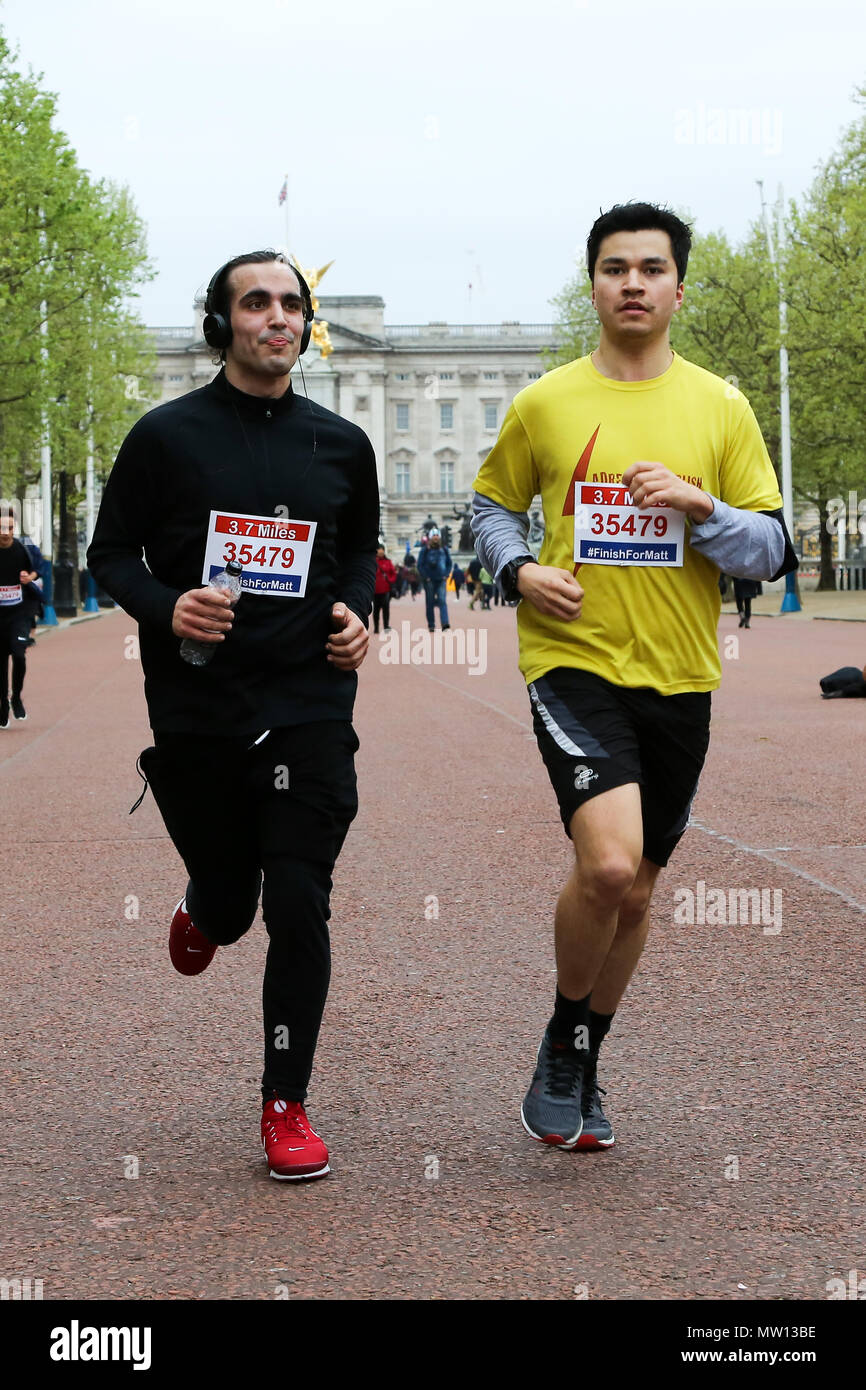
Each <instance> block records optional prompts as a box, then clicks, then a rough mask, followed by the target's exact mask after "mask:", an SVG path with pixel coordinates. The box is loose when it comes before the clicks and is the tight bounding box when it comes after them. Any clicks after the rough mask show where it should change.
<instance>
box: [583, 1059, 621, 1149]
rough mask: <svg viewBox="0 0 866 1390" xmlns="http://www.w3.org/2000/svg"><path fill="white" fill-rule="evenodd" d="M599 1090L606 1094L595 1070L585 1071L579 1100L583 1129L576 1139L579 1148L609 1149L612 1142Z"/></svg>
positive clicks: (609, 1126)
mask: <svg viewBox="0 0 866 1390" xmlns="http://www.w3.org/2000/svg"><path fill="white" fill-rule="evenodd" d="M599 1091H600V1092H601V1094H602V1095H603V1096H606V1095H607V1091H606V1090H605V1089H604V1087H603V1086H599V1084H598V1077H597V1075H596V1073H595V1071H594V1070H593V1071H592V1073H590V1072H589V1071H588V1070H587V1071H585V1072H584V1077H583V1098H582V1101H581V1111H582V1114H583V1131H582V1133H581V1136H580V1138H579V1139H578V1141H577V1147H578V1148H579V1149H609V1148H610V1146H611V1144H613V1142H614V1138H613V1129H612V1128H611V1124H610V1120H609V1119H608V1118H607V1116H606V1115H605V1113H604V1111H603V1110H602V1108H601V1099H600V1097H599Z"/></svg>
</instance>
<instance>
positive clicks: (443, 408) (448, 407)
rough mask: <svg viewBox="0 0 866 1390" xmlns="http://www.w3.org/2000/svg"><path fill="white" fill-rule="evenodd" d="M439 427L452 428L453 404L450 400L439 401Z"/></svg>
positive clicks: (442, 428) (443, 428)
mask: <svg viewBox="0 0 866 1390" xmlns="http://www.w3.org/2000/svg"><path fill="white" fill-rule="evenodd" d="M439 428H440V430H453V428H454V406H453V405H452V404H451V402H450V401H441V402H440V404H439Z"/></svg>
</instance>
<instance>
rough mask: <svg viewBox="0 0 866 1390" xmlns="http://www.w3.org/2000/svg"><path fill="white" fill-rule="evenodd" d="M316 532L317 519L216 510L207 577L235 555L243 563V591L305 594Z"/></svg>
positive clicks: (273, 595)
mask: <svg viewBox="0 0 866 1390" xmlns="http://www.w3.org/2000/svg"><path fill="white" fill-rule="evenodd" d="M315 535H316V522H315V521H289V520H284V519H283V518H282V517H274V516H248V515H245V514H242V513H240V512H211V514H210V522H209V523H208V532H207V545H206V546H205V552H204V566H203V568H202V576H201V577H202V583H203V584H208V583H210V581H211V579H213V577H214V575H215V574H219V573H220V571H221V570H224V569H225V567H226V565H227V564H228V563H229V561H230V560H236V561H237V563H238V564H239V565H241V566H242V568H243V574H242V576H241V589H242V591H243V593H245V594H268V595H270V597H271V598H303V597H304V594H305V593H306V590H307V576H308V574H309V572H310V559H311V557H312V554H313V540H314V538H315Z"/></svg>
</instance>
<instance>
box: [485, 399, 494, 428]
mask: <svg viewBox="0 0 866 1390" xmlns="http://www.w3.org/2000/svg"><path fill="white" fill-rule="evenodd" d="M496 415H497V410H496V405H495V404H492V405H491V404H487V405H485V407H484V428H485V429H486V430H495V429H496V425H497V420H496Z"/></svg>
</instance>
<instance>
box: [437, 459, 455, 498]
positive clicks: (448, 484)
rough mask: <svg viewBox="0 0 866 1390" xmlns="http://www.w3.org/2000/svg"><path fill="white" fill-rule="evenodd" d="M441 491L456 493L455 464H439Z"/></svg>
mask: <svg viewBox="0 0 866 1390" xmlns="http://www.w3.org/2000/svg"><path fill="white" fill-rule="evenodd" d="M439 491H440V492H448V493H450V494H452V496H453V493H454V464H453V463H440V465H439Z"/></svg>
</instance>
